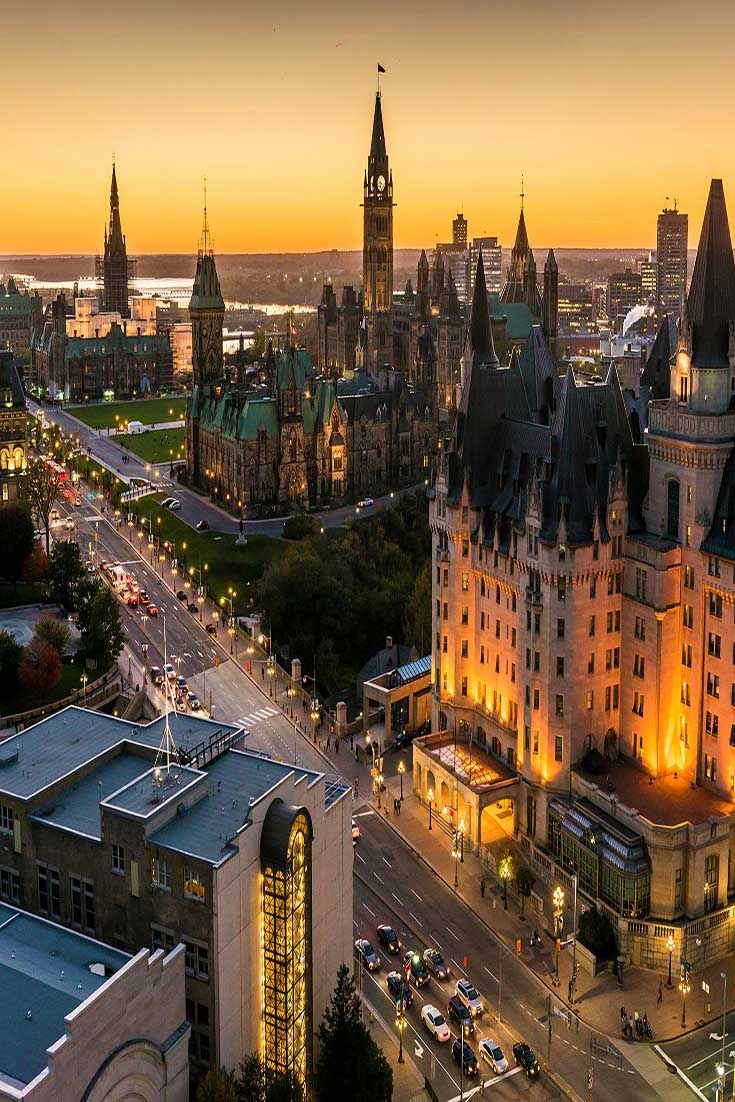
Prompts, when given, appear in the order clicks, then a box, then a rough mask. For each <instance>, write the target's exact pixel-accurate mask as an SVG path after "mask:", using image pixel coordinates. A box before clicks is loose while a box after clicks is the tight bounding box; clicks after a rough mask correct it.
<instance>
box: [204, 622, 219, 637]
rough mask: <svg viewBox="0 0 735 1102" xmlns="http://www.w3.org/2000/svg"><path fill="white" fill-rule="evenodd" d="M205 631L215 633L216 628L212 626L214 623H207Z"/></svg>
mask: <svg viewBox="0 0 735 1102" xmlns="http://www.w3.org/2000/svg"><path fill="white" fill-rule="evenodd" d="M206 631H207V633H208V634H209V635H216V634H217V628H216V627H215V626H214V624H207V627H206Z"/></svg>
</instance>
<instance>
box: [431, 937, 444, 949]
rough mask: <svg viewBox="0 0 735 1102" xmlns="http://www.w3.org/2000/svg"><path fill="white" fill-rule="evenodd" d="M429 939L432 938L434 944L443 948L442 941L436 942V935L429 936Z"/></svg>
mask: <svg viewBox="0 0 735 1102" xmlns="http://www.w3.org/2000/svg"><path fill="white" fill-rule="evenodd" d="M429 937H430V938H431V940H432V941H433V942H434V944H435V945H438V946H439V948H440V949H441V947H442V943H441V942H440V941H437V940H436V938H435V937H434V935H433V934H429Z"/></svg>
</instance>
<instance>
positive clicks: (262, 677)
mask: <svg viewBox="0 0 735 1102" xmlns="http://www.w3.org/2000/svg"><path fill="white" fill-rule="evenodd" d="M260 680H261V681H265V666H261V667H260Z"/></svg>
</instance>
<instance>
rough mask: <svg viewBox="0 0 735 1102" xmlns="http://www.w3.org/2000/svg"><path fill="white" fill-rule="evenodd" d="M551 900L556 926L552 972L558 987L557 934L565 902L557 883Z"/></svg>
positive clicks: (562, 891)
mask: <svg viewBox="0 0 735 1102" xmlns="http://www.w3.org/2000/svg"><path fill="white" fill-rule="evenodd" d="M552 900H553V903H554V925H555V927H556V929H555V930H554V933H555V935H556V938H555V940H556V970H555V973H554V986H555V987H558V986H559V934H560V933H561V928H560V926H559V919H560V918H561V916H562V914H563V913H564V904H565V902H566V896H565V895H564V889H563V888H561V887H559V886H558V885H557V887H555V888H554V894H553V896H552Z"/></svg>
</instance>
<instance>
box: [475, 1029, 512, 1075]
mask: <svg viewBox="0 0 735 1102" xmlns="http://www.w3.org/2000/svg"><path fill="white" fill-rule="evenodd" d="M480 1056H481V1058H482V1059H483V1060H485V1061H486V1062H487V1063H488V1064H489V1065H490V1067H491V1068H492V1069H493V1071H494V1072H495V1074H496V1075H503V1074H504V1072H506V1071H507V1070H508V1061H507V1060H506V1058H505V1055H504V1053H503V1050H502V1048H501V1047H500V1045H499V1044H498V1042H497V1041H494V1040H493V1039H492V1037H485V1038H484V1039H483V1040H482V1041H480Z"/></svg>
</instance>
